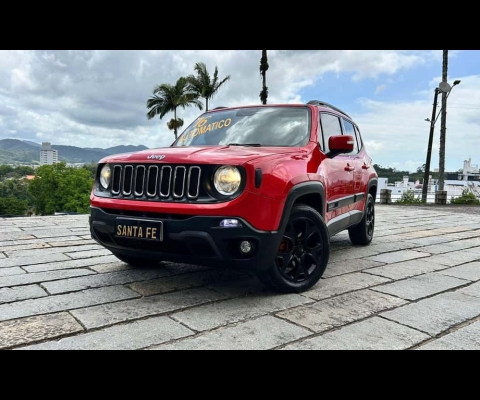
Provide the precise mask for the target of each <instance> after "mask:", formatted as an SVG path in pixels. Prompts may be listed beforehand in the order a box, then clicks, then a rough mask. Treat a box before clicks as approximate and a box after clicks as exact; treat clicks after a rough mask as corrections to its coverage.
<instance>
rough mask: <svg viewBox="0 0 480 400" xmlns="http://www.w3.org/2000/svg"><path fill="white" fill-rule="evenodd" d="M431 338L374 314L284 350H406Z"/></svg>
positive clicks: (291, 345)
mask: <svg viewBox="0 0 480 400" xmlns="http://www.w3.org/2000/svg"><path fill="white" fill-rule="evenodd" d="M428 338H429V336H428V335H425V334H424V333H422V332H419V331H416V330H415V329H411V328H408V327H406V326H403V325H400V324H397V323H395V322H391V321H387V320H384V319H383V318H378V317H373V318H370V319H367V320H365V321H360V322H356V323H354V324H352V325H348V326H345V327H343V328H340V329H339V330H336V331H333V332H328V333H325V334H323V335H322V336H317V337H314V338H311V339H306V340H303V341H301V342H297V343H293V344H290V345H288V346H286V347H285V348H284V350H404V349H408V348H410V347H412V346H414V345H416V344H418V343H421V342H423V341H424V340H427V339H428Z"/></svg>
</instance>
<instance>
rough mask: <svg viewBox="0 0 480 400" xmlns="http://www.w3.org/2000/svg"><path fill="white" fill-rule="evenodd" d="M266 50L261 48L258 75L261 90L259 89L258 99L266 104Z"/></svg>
mask: <svg viewBox="0 0 480 400" xmlns="http://www.w3.org/2000/svg"><path fill="white" fill-rule="evenodd" d="M268 67H269V65H268V58H267V50H262V58H261V59H260V76H261V77H262V90H261V91H260V100H261V102H262V104H267V98H268V87H267V70H268Z"/></svg>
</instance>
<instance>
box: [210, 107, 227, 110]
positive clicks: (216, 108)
mask: <svg viewBox="0 0 480 400" xmlns="http://www.w3.org/2000/svg"><path fill="white" fill-rule="evenodd" d="M220 108H227V107H215V108H214V109H212V110H210V111H213V110H219V109H220Z"/></svg>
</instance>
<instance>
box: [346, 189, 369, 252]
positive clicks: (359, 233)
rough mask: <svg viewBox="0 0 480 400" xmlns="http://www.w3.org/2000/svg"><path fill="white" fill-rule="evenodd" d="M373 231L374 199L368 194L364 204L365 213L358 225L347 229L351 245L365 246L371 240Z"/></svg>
mask: <svg viewBox="0 0 480 400" xmlns="http://www.w3.org/2000/svg"><path fill="white" fill-rule="evenodd" d="M374 229H375V199H374V198H373V196H372V195H371V194H370V193H368V195H367V202H366V203H365V212H364V214H363V218H362V220H361V221H360V223H359V224H358V225H355V226H353V227H351V228H349V229H348V236H349V237H350V241H351V242H352V244H356V245H361V246H365V245H367V244H370V242H371V241H372V239H373V231H374Z"/></svg>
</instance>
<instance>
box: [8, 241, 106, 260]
mask: <svg viewBox="0 0 480 400" xmlns="http://www.w3.org/2000/svg"><path fill="white" fill-rule="evenodd" d="M98 248H99V246H98V244H87V245H84V246H69V247H49V248H41V249H29V250H6V251H5V254H7V256H8V257H9V258H17V257H21V258H27V257H30V258H37V257H40V258H41V257H42V256H44V255H47V254H55V253H68V252H74V251H79V252H82V251H83V250H98ZM72 258H73V257H72Z"/></svg>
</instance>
